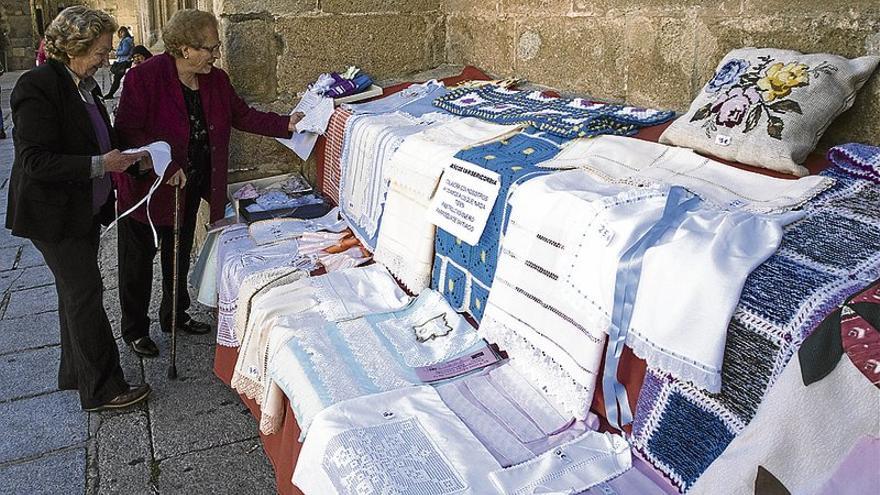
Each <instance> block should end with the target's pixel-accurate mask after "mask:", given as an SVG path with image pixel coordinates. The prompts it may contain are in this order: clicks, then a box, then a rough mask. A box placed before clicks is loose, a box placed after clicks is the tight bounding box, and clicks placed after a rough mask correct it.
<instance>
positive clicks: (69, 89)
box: [6, 60, 117, 242]
mask: <svg viewBox="0 0 880 495" xmlns="http://www.w3.org/2000/svg"><path fill="white" fill-rule="evenodd" d="M94 96H95V103H96V104H97V105H98V109H99V110H100V112H101V116H102V117H103V118H104V122H105V123H106V124H107V129H108V130H109V133H110V142H111V144H112V146H113V147H116V146H117V140H116V134H115V132H114V131H113V127H112V126H111V125H110V119H109V117H108V115H107V110H106V109H105V108H104V105H103V103H102V101H101V98H100V91H99V90H98V89H97V88H96V89H95V91H94ZM11 103H12V122H13V125H14V129H13V133H12V138H13V142H14V144H15V162H14V163H13V165H12V174H11V176H10V179H9V205H8V206H7V211H6V228H8V229H12V234H13V235H16V236H19V237H27V238H30V239H38V240H42V241H51V242H55V241H58V240H60V239H62V238H66V237H82V236H85V235H87V234H88V233H89V232H90V230H91V229H92V228H93V226H94V215H93V214H92V179H91V177H90V173H91V163H92V156H95V155H100V154H101V150H100V148H99V145H98V138H97V137H96V136H95V131H94V129H93V128H92V121H91V119H90V118H89V114H88V110H86V107H85V103H84V102H83V101H82V98H81V97H80V95H79V92H78V90H77V89H76V87H75V86H74V83H73V78H71V77H70V74H69V73H68V72H67V68H66V67H65V66H64V64H62V63H60V62H58V61H55V60H50V61H49V62H48V63H46V64H44V65H41V66H39V67H37V68H35V69H32V70H30V71H28V72H26V73H24V74H23V75H22V76H21V78H20V79H19V80H18V82H17V83H16V85H15V89H13V90H12V100H11ZM112 198H113V195H112V194H111V195H110V199H108V201H107V203H106V204H105V205H104V207H103V208H102V209H101V212H100V213H99V215H98V216H99V220H101V221H102V222H103V223H106V221H107V220H109V219H111V218H112V216H113V200H112Z"/></svg>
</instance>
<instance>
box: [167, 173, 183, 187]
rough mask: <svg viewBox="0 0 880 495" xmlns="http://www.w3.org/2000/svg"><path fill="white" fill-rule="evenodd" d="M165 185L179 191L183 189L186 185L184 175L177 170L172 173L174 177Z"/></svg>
mask: <svg viewBox="0 0 880 495" xmlns="http://www.w3.org/2000/svg"><path fill="white" fill-rule="evenodd" d="M166 184H168V185H169V186H171V187H178V188H180V189H183V187H184V186H185V185H186V174H185V173H183V170H178V171H177V172H175V173H174V175H172V176H171V178H170V179H168V181H167V182H166Z"/></svg>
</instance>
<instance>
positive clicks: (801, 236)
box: [632, 148, 880, 492]
mask: <svg viewBox="0 0 880 495" xmlns="http://www.w3.org/2000/svg"><path fill="white" fill-rule="evenodd" d="M871 153H873V154H874V155H872V156H876V154H880V149H877V148H874V150H871ZM822 175H825V176H829V177H833V178H834V179H836V180H837V183H836V184H835V185H834V187H833V188H831V189H829V190H827V191H825V192H824V193H822V194H821V195H820V196H818V197H817V198H815V199H814V200H813V201H811V202H810V203H808V204H807V205H806V206H805V209H806V210H807V212H808V215H807V217H806V218H805V219H804V220H802V221H800V222H795V223H793V224H791V225H789V226H788V227H787V228H786V230H785V236H784V237H783V240H782V244H781V245H780V247H779V250H778V251H777V253H776V254H774V255H773V256H771V257H770V258H769V259H768V260H767V261H766V262H764V263H763V264H762V265H761V266H759V267H758V268H757V269H756V270H755V271H754V272H752V274H751V275H750V276H749V278H748V280H747V281H746V285H745V288H744V289H743V292H742V295H741V297H740V301H739V306H738V307H737V310H736V313H735V314H734V317H733V319H732V320H731V322H730V326H729V330H728V336H727V345H726V348H725V354H724V367H723V369H722V389H721V392H720V393H718V394H710V393H707V392H705V391H702V390H698V389H696V388H695V387H694V386H693V385H690V384H688V383H686V382H683V381H679V380H675V379H673V378H671V377H669V376H665V375H663V374H659V373H656V372H653V371H650V370H649V371H648V373H647V375H646V377H645V382H644V385H643V387H642V391H641V394H640V395H639V401H638V406H637V409H636V419H635V423H634V424H633V436H632V444H633V446H634V447H636V448H637V449H638V450H640V451H641V452H642V453H643V454H644V455H645V456H646V457H647V458H648V459H649V460H650V461H651V463H652V464H654V465H655V466H657V467H658V468H659V469H660V470H661V471H663V472H664V473H666V475H667V476H668V477H669V478H670V479H671V480H672V481H673V482H674V483H675V484H676V485H677V486H678V488H679V489H680V490H681V491H682V492H686V491H687V490H688V489H689V488H690V487H691V486H692V485H693V484H694V482H695V481H696V480H697V479H698V478H699V477H700V475H701V474H702V473H703V472H704V471H705V470H706V468H708V466H709V464H711V463H712V461H714V460H715V459H716V458H717V457H718V456H719V455H721V453H722V452H723V451H724V449H725V448H726V447H727V445H728V444H729V443H730V442H731V441H732V440H733V438H734V437H735V436H736V435H738V434H739V433H740V432H741V431H742V430H743V428H745V426H746V425H747V424H748V423H749V421H751V419H752V417H753V416H754V415H755V411H756V410H757V408H758V405H759V404H760V403H761V401H762V400H763V398H764V396H765V395H766V393H767V391H768V390H769V389H770V386H771V385H772V384H773V383H774V382H775V380H776V378H777V377H778V376H779V374H780V373H782V370H783V369H784V368H785V365H786V363H788V360H789V359H790V358H791V356H792V355H793V354H794V353H795V352H796V351H797V349H798V348H799V347H800V345H801V343H802V342H803V341H804V339H805V338H806V337H808V336H809V335H810V333H811V332H812V331H813V329H815V328H816V326H817V325H818V324H819V323H820V322H821V321H822V320H823V319H824V318H825V316H826V315H827V314H828V313H830V312H831V311H832V310H833V309H834V308H835V307H837V306H838V305H839V304H841V303H842V302H843V301H844V300H845V299H846V298H847V297H849V296H850V295H852V294H854V293H856V292H858V291H859V290H860V289H861V288H863V287H865V286H866V285H868V284H869V283H870V282H872V281H874V280H876V279H877V278H878V277H880V217H878V215H877V212H878V211H880V184H878V183H875V182H871V181H868V180H862V179H858V178H854V177H853V176H851V175H848V174H846V173H845V172H844V171H842V170H841V169H838V168H831V169H828V170H826V171H825V172H823V173H822ZM794 413H795V414H796V411H795V412H794Z"/></svg>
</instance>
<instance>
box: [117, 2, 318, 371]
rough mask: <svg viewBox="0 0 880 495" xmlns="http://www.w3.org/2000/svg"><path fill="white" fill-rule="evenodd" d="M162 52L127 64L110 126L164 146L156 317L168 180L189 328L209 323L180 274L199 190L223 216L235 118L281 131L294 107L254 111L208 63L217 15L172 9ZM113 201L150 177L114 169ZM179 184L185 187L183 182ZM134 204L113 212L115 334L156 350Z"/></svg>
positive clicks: (142, 212)
mask: <svg viewBox="0 0 880 495" xmlns="http://www.w3.org/2000/svg"><path fill="white" fill-rule="evenodd" d="M162 40H163V41H164V42H165V50H166V51H165V53H163V54H161V55H156V56H154V57H152V58H151V59H149V60H147V61H145V62H143V63H141V64H139V65H138V66H137V67H135V68H134V69H132V70H131V71H129V73H128V76H126V79H125V85H124V86H123V88H122V97H121V98H120V100H119V107H118V109H117V113H116V129H117V130H118V131H119V136H120V138H121V139H122V142H123V143H125V144H126V146H129V147H137V146H143V145H145V144H147V143H151V142H153V141H159V140H161V141H165V142H167V143H168V144H170V145H171V158H172V162H171V164H170V165H169V166H168V169H167V170H166V171H165V176H164V177H165V179H166V183H165V184H163V185H162V186H160V187H159V188H158V189H157V190H156V192H155V193H154V194H153V195H152V196H151V199H150V203H149V208H150V218H151V219H152V222H153V223H154V224H155V225H157V226H158V228H157V230H158V232H159V244H160V249H161V265H162V302H161V304H160V306H159V325H160V327H161V329H162V330H163V331H164V332H170V331H171V310H172V292H173V288H174V282H173V275H172V273H173V272H172V267H173V260H174V249H173V246H174V234H173V230H172V227H171V226H172V225H173V221H174V220H173V219H174V207H175V202H174V195H175V191H174V188H180V197H181V208H180V210H179V214H180V218H181V221H180V226H181V227H180V244H179V246H180V249H179V251H178V253H179V255H178V263H179V265H178V266H179V268H180V270H179V273H180V276H179V277H178V280H177V283H178V286H177V287H178V290H177V294H178V300H177V304H178V306H177V307H178V315H180V316H179V317H178V322H177V325H178V329H179V330H182V331H184V332H188V333H193V334H204V333H208V332H210V331H211V327H210V326H209V325H207V324H205V323H202V322H199V321H196V320H194V319H193V318H192V317H191V316H190V315H188V314H187V313H186V311H187V309H189V307H190V297H189V291H188V290H187V285H186V280H187V272H188V271H189V262H190V250H191V249H192V244H193V237H194V235H195V229H196V213H197V212H198V208H199V203H200V201H201V199H205V200H206V201H207V202H208V204H209V206H210V221H212V222H213V221H216V220H219V219H221V218H223V213H224V207H225V205H226V179H227V174H228V162H229V136H230V132H231V129H232V128H233V127H234V128H236V129H239V130H241V131H245V132H251V133H254V134H260V135H263V136H272V137H290V135H291V133H292V132H293V131H294V130H295V126H296V123H297V122H298V121H299V120H300V119H301V118H302V114H294V115H291V116H281V115H278V114H276V113H270V112H260V111H257V110H255V109H253V108H251V107H249V106H248V105H247V103H245V102H244V101H243V100H242V99H241V98H239V97H238V95H237V94H236V93H235V89H234V88H233V87H232V84H231V83H230V81H229V75H228V74H226V72H224V71H223V70H221V69H218V68H216V67H214V62H215V61H216V60H217V58H219V56H220V38H219V34H218V32H217V19H216V18H215V17H214V15H213V14H211V13H209V12H203V11H199V10H194V9H183V10H179V11H177V12H176V13H175V14H174V15H173V16H172V17H171V19H170V20H169V21H168V23H167V24H166V25H165V28H164V29H163V31H162ZM117 177H118V184H119V208H120V211H125V210H127V209H129V208H131V207H132V206H134V205H135V204H136V203H137V202H138V201H139V200H141V199H142V198H143V197H144V196H146V194H147V191H149V189H150V185H151V184H152V183H153V182H154V181H155V179H156V177H155V175H153V174H150V177H145V178H140V179H139V178H134V177H131V176H129V175H128V174H117ZM184 186H185V187H184ZM146 208H147V206H146V205H144V206H141V207H140V208H138V209H137V210H135V211H134V212H133V213H132V214H131V215H129V216H127V217H125V218H122V219H120V221H119V224H118V225H119V237H118V242H119V245H118V246H119V248H118V249H119V298H120V303H121V308H122V338H123V339H124V340H125V342H127V343H128V344H129V346H130V347H131V349H132V350H133V351H134V352H135V353H137V354H139V355H141V356H156V355H158V354H159V349H158V348H157V347H156V344H155V342H153V340H152V339H151V338H150V334H149V331H150V318H149V317H148V310H149V307H150V293H151V287H152V281H153V259H154V258H155V256H156V251H157V249H156V247H155V246H154V244H153V235H152V230H151V228H150V226H149V225H148V220H147V211H146Z"/></svg>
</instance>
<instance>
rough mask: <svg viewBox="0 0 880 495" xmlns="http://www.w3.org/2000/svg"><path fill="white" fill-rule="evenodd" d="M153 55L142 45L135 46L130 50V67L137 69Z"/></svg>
mask: <svg viewBox="0 0 880 495" xmlns="http://www.w3.org/2000/svg"><path fill="white" fill-rule="evenodd" d="M152 56H153V54H152V52H150V50H147V47H145V46H144V45H137V46H135V47H134V48H132V49H131V66H132V67H137V66H138V64H140V63H141V62H143V61H144V60H146V59H148V58H150V57H152Z"/></svg>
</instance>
